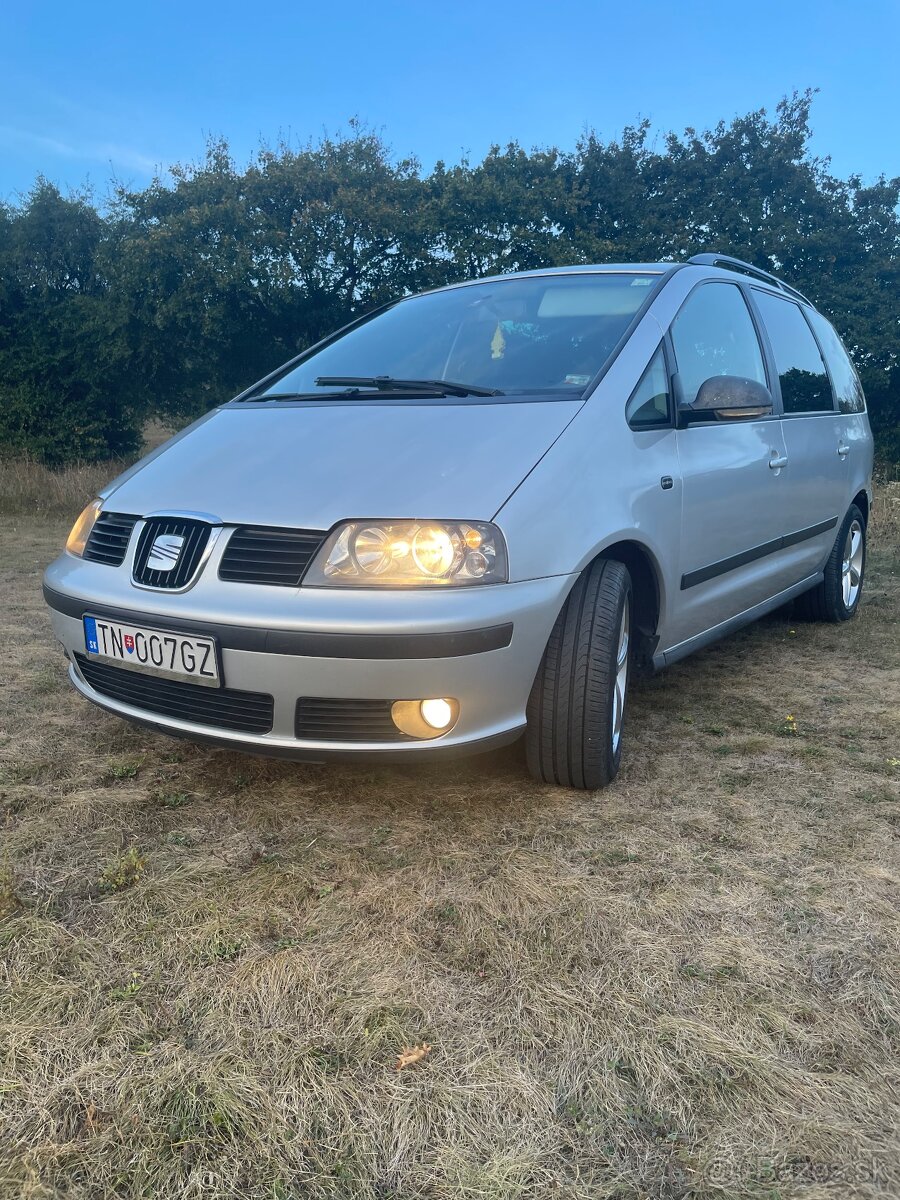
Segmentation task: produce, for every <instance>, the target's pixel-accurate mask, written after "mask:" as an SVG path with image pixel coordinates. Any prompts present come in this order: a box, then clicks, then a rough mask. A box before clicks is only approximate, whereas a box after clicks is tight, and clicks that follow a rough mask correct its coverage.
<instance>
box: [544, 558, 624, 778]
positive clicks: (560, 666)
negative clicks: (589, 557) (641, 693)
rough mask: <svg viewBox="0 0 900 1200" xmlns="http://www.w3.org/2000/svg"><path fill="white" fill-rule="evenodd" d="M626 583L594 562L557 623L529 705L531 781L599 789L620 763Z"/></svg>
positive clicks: (608, 566) (614, 569) (608, 564)
mask: <svg viewBox="0 0 900 1200" xmlns="http://www.w3.org/2000/svg"><path fill="white" fill-rule="evenodd" d="M631 625H632V590H631V576H630V575H629V574H628V569H627V567H625V566H624V565H623V564H622V563H620V562H616V561H614V560H613V559H598V560H597V561H596V562H594V563H592V564H591V566H590V567H588V569H587V570H586V571H585V572H584V574H583V575H582V576H581V577H580V578H579V580H578V582H577V583H576V584H575V586H574V587H573V588H572V591H571V592H570V593H569V598H568V599H567V601H566V603H565V605H564V606H563V609H562V612H561V613H560V614H559V616H558V617H557V619H556V624H555V625H554V626H553V632H552V633H551V634H550V640H549V642H548V643H547V649H546V650H545V651H544V657H543V659H542V661H541V665H540V668H539V670H538V673H537V677H536V679H535V681H534V685H533V687H532V689H531V696H530V697H529V700H528V712H527V718H528V728H527V732H526V752H527V760H528V769H529V771H530V772H531V774H532V775H533V776H534V778H535V779H538V780H541V781H542V782H544V783H555V784H559V785H560V786H562V787H575V788H589V789H594V788H601V787H605V786H606V785H607V784H608V783H611V782H612V780H613V779H615V777H616V774H617V772H618V770H619V765H620V763H621V761H622V726H623V722H624V719H625V705H626V701H627V699H628V677H629V669H630V666H631Z"/></svg>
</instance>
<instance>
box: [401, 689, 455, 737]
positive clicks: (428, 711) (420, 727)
mask: <svg viewBox="0 0 900 1200" xmlns="http://www.w3.org/2000/svg"><path fill="white" fill-rule="evenodd" d="M458 717H459V702H458V701H457V700H451V699H449V698H446V699H444V698H442V699H436V700H397V701H395V702H394V704H392V705H391V718H392V719H393V722H394V724H395V725H396V726H397V728H398V729H399V730H400V731H401V733H405V734H407V735H408V736H409V737H414V738H436V737H440V735H441V734H442V733H447V731H448V730H450V729H452V728H453V726H454V725H455V724H456V721H457V718H458Z"/></svg>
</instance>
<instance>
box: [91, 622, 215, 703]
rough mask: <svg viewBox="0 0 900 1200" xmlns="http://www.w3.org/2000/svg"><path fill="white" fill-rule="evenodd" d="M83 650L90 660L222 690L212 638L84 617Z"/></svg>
mask: <svg viewBox="0 0 900 1200" xmlns="http://www.w3.org/2000/svg"><path fill="white" fill-rule="evenodd" d="M84 647H85V650H86V651H87V655H88V657H89V658H95V659H99V660H100V661H102V662H108V663H115V665H116V666H117V667H125V668H126V669H127V670H129V671H141V672H143V673H144V674H147V675H161V676H162V677H163V678H165V679H180V680H183V681H185V682H189V683H199V684H203V685H204V686H205V687H219V686H221V676H220V672H219V660H218V654H217V652H216V643H215V641H214V640H213V639H212V638H208V637H194V636H193V635H190V636H189V635H188V634H184V633H171V632H169V631H168V630H165V629H148V628H147V627H146V626H145V625H127V624H124V623H123V622H122V621H108V620H106V618H105V617H85V618H84Z"/></svg>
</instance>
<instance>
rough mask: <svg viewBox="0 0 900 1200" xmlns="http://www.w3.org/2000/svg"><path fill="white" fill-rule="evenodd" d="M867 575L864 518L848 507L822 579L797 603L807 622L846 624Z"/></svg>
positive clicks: (855, 605) (852, 507)
mask: <svg viewBox="0 0 900 1200" xmlns="http://www.w3.org/2000/svg"><path fill="white" fill-rule="evenodd" d="M865 574H866V518H865V517H864V516H863V514H862V513H861V512H860V511H859V509H858V508H857V507H856V505H855V504H851V505H850V508H849V510H848V512H847V515H846V517H844V520H843V521H842V523H841V527H840V529H839V530H838V535H837V537H836V538H835V541H834V546H833V547H832V550H831V553H830V554H829V556H828V562H827V563H826V564H825V578H824V579H823V580H822V582H821V583H819V584H817V585H816V586H815V587H814V588H813V589H812V590H811V591H808V592H804V594H803V595H802V596H800V597H799V598H798V600H797V608H798V611H799V612H800V613H801V614H802V615H803V616H804V617H806V618H807V619H808V620H810V621H830V622H832V623H834V624H837V623H839V622H840V621H849V620H850V618H851V617H852V616H853V614H854V613H855V612H856V610H857V609H858V608H859V602H860V598H861V597H862V589H863V580H864V579H865Z"/></svg>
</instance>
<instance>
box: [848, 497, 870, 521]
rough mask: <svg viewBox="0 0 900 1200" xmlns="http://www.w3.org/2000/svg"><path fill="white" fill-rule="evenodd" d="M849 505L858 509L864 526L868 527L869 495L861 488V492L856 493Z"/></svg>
mask: <svg viewBox="0 0 900 1200" xmlns="http://www.w3.org/2000/svg"><path fill="white" fill-rule="evenodd" d="M850 504H851V505H853V504H855V505H856V507H857V508H858V509H859V511H860V512H861V513H862V515H863V520H864V521H865V523H866V525H867V526H868V524H869V493H868V492H867V491H866V490H865V488H863V489H862V490H861V491H859V492H857V493H856V495H855V496H854V497H853V499H852V500H851V501H850Z"/></svg>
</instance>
